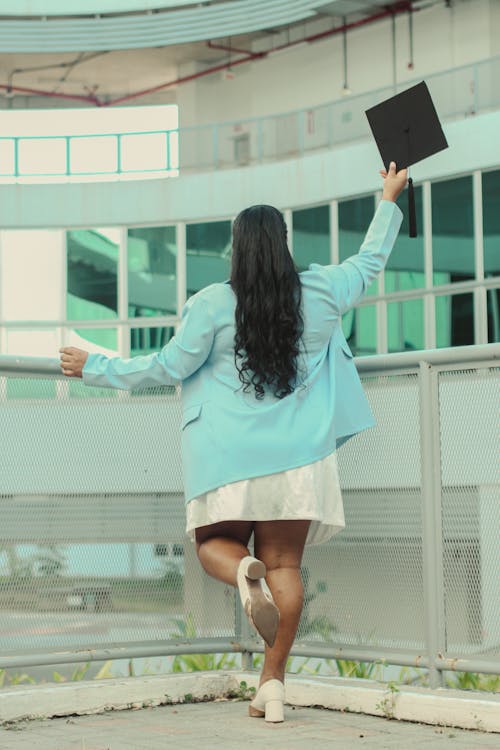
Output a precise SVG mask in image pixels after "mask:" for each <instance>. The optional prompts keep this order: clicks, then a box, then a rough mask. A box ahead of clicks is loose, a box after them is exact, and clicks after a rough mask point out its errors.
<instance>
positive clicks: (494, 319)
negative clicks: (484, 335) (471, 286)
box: [486, 289, 500, 344]
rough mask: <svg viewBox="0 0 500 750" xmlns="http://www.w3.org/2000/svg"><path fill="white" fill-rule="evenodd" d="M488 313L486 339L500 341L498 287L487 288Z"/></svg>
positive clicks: (499, 293) (492, 342)
mask: <svg viewBox="0 0 500 750" xmlns="http://www.w3.org/2000/svg"><path fill="white" fill-rule="evenodd" d="M486 304H487V314H488V341H489V343H490V344H496V343H498V342H499V341H500V289H488V290H487V292H486Z"/></svg>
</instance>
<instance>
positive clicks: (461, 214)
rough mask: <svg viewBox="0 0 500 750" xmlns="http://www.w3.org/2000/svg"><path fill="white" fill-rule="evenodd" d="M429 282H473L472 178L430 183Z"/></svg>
mask: <svg viewBox="0 0 500 750" xmlns="http://www.w3.org/2000/svg"><path fill="white" fill-rule="evenodd" d="M432 257H433V283H434V284H435V285H436V284H449V283H453V282H455V281H456V282H458V281H466V280H467V279H473V278H474V275H475V270H474V216H473V202H472V177H470V176H469V177H460V178H458V179H456V180H446V181H445V182H436V183H433V184H432Z"/></svg>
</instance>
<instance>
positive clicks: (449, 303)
mask: <svg viewBox="0 0 500 750" xmlns="http://www.w3.org/2000/svg"><path fill="white" fill-rule="evenodd" d="M435 303H436V346H437V347H438V348H439V347H442V346H466V345H468V344H473V343H474V300H473V294H472V292H469V293H468V294H453V295H440V296H438V297H436V299H435Z"/></svg>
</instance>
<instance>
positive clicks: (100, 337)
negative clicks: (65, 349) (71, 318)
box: [68, 328, 118, 356]
mask: <svg viewBox="0 0 500 750" xmlns="http://www.w3.org/2000/svg"><path fill="white" fill-rule="evenodd" d="M89 344H90V345H92V344H95V345H96V346H89ZM68 346H77V347H79V348H80V349H88V350H92V351H95V350H96V347H98V348H100V349H101V350H103V354H107V355H108V356H116V354H117V351H118V331H117V329H116V328H78V329H76V330H74V331H71V333H70V334H69V342H68Z"/></svg>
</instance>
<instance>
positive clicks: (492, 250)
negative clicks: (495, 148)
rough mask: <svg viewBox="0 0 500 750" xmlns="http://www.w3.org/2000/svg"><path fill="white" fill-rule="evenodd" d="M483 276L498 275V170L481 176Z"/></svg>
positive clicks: (499, 237) (499, 236) (499, 264)
mask: <svg viewBox="0 0 500 750" xmlns="http://www.w3.org/2000/svg"><path fill="white" fill-rule="evenodd" d="M483 227H484V275H485V276H499V275H500V170H497V171H496V172H485V173H484V174H483Z"/></svg>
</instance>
